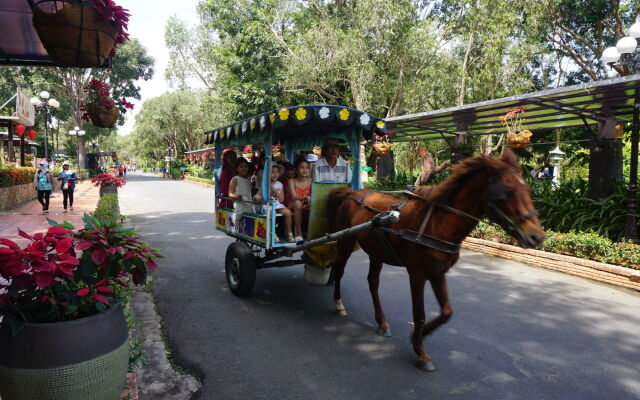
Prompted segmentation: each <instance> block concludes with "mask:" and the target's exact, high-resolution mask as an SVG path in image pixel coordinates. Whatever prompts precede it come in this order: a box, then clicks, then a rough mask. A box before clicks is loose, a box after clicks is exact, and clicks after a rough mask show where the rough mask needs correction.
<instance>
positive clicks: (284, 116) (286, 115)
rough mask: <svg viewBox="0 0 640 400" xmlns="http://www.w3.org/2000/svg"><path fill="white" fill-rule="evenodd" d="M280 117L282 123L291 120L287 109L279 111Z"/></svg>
mask: <svg viewBox="0 0 640 400" xmlns="http://www.w3.org/2000/svg"><path fill="white" fill-rule="evenodd" d="M278 116H279V117H280V120H281V121H286V120H288V119H289V110H288V109H286V108H283V109H281V110H280V111H278Z"/></svg>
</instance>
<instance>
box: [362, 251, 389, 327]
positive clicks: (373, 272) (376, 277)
mask: <svg viewBox="0 0 640 400" xmlns="http://www.w3.org/2000/svg"><path fill="white" fill-rule="evenodd" d="M381 270H382V261H378V260H374V259H373V257H371V256H369V275H367V281H368V282H369V291H370V292H371V299H372V300H373V308H374V309H375V312H376V322H377V323H378V330H377V331H376V332H377V333H378V335H381V336H386V337H389V336H391V329H390V328H389V324H388V323H387V320H386V318H385V317H384V311H383V310H382V304H381V303H380V296H379V294H378V286H379V284H380V271H381Z"/></svg>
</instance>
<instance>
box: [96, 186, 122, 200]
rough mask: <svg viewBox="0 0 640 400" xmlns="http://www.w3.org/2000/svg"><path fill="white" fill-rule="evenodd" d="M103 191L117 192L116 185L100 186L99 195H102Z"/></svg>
mask: <svg viewBox="0 0 640 400" xmlns="http://www.w3.org/2000/svg"><path fill="white" fill-rule="evenodd" d="M105 193H115V194H118V188H117V187H116V186H111V185H109V186H100V197H102V196H103V195H104V194H105Z"/></svg>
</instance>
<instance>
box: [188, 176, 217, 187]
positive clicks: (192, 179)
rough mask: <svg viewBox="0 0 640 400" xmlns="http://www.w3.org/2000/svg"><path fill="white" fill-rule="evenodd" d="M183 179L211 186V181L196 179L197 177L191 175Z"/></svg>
mask: <svg viewBox="0 0 640 400" xmlns="http://www.w3.org/2000/svg"><path fill="white" fill-rule="evenodd" d="M185 178H186V179H187V180H190V181H194V182H200V183H206V184H208V185H213V180H212V179H206V178H198V177H195V176H191V175H185Z"/></svg>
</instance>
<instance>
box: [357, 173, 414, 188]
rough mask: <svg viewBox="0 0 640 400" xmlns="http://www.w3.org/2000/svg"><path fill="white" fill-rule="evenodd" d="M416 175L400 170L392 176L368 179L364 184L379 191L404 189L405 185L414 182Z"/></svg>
mask: <svg viewBox="0 0 640 400" xmlns="http://www.w3.org/2000/svg"><path fill="white" fill-rule="evenodd" d="M417 177H418V176H417V175H413V174H411V173H409V172H405V171H400V172H398V173H396V174H395V175H393V176H390V177H387V178H384V179H381V180H370V181H369V182H367V183H366V184H365V186H366V188H367V189H373V190H380V191H394V190H406V189H407V186H409V185H413V184H414V183H415V181H416V179H417Z"/></svg>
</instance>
